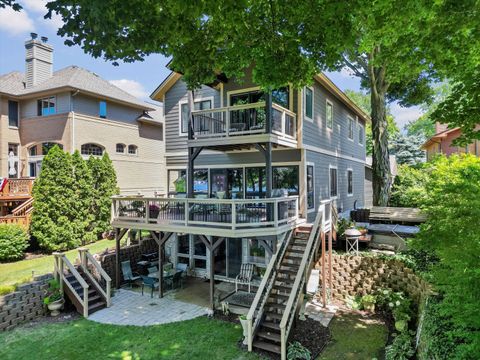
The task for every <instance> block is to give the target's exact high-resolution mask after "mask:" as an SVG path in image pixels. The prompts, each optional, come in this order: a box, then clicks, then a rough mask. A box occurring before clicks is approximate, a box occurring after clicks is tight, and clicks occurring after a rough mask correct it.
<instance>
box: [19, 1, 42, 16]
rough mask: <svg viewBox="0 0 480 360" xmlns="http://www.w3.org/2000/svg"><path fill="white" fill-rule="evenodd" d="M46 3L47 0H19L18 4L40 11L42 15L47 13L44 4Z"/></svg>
mask: <svg viewBox="0 0 480 360" xmlns="http://www.w3.org/2000/svg"><path fill="white" fill-rule="evenodd" d="M46 4H47V0H21V1H20V5H22V6H23V7H24V8H25V9H27V10H31V11H34V12H41V13H43V15H45V14H46V13H47V8H46V7H45V5H46Z"/></svg>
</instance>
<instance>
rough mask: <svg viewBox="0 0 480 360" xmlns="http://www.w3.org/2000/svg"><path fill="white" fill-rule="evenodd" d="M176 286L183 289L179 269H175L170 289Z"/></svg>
mask: <svg viewBox="0 0 480 360" xmlns="http://www.w3.org/2000/svg"><path fill="white" fill-rule="evenodd" d="M178 287H181V288H182V289H183V278H182V273H181V272H180V271H177V272H176V273H175V274H174V275H173V278H172V289H176V288H178Z"/></svg>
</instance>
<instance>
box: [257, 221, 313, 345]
mask: <svg viewBox="0 0 480 360" xmlns="http://www.w3.org/2000/svg"><path fill="white" fill-rule="evenodd" d="M311 230H312V226H311V225H305V226H302V227H299V228H297V229H296V230H295V233H294V235H293V239H292V240H291V241H290V243H289V245H288V247H287V249H286V251H285V255H284V256H283V258H282V260H281V261H280V267H279V269H278V271H277V276H276V278H275V282H274V285H273V287H272V291H271V293H270V295H269V297H268V298H267V302H266V304H265V317H264V319H263V320H261V321H260V324H259V327H258V331H257V333H256V335H255V337H254V339H253V347H254V348H256V349H260V350H264V351H268V352H272V353H275V354H278V355H280V353H281V346H280V343H281V334H280V321H281V320H282V318H283V314H284V311H285V307H286V305H287V301H288V298H289V296H290V293H291V291H292V285H293V282H294V279H295V276H296V275H297V273H298V270H299V267H300V263H301V260H302V256H303V254H304V252H305V248H306V246H307V241H308V237H309V236H310V232H311Z"/></svg>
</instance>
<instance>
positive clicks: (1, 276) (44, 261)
mask: <svg viewBox="0 0 480 360" xmlns="http://www.w3.org/2000/svg"><path fill="white" fill-rule="evenodd" d="M114 246H115V241H113V240H100V241H97V242H95V243H93V244H90V245H87V247H88V248H89V249H90V252H91V253H92V254H95V253H98V252H100V251H103V250H105V248H107V247H109V248H112V247H114ZM66 254H67V257H68V259H69V260H70V261H72V262H73V260H74V259H76V258H78V251H77V250H70V251H68V252H66ZM32 271H35V275H42V274H46V273H49V272H52V271H53V256H52V255H48V256H42V257H40V258H37V259H31V260H21V261H17V262H11V263H3V264H0V285H13V284H15V283H17V282H21V281H22V280H24V279H26V278H28V277H31V276H32Z"/></svg>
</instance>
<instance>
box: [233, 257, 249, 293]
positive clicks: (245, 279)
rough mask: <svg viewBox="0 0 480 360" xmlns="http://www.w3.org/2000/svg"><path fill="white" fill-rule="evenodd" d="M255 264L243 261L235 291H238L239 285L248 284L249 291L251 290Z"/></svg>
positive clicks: (236, 279) (236, 280)
mask: <svg viewBox="0 0 480 360" xmlns="http://www.w3.org/2000/svg"><path fill="white" fill-rule="evenodd" d="M253 266H254V265H253V264H247V263H243V264H242V265H241V266H240V273H239V274H238V275H237V277H236V278H235V292H237V291H238V285H239V284H240V285H248V292H250V287H251V284H252V278H253Z"/></svg>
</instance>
